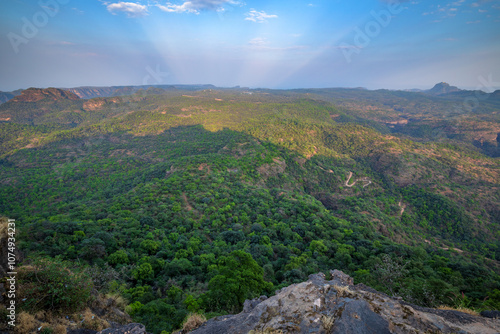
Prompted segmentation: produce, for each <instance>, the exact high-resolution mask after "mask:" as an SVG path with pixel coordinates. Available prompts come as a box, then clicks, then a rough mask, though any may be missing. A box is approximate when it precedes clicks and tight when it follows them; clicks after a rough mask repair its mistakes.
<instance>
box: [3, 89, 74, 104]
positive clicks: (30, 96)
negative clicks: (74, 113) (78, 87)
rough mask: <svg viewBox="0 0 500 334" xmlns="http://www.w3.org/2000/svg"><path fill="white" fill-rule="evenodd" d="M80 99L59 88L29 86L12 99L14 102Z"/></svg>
mask: <svg viewBox="0 0 500 334" xmlns="http://www.w3.org/2000/svg"><path fill="white" fill-rule="evenodd" d="M46 99H47V100H53V101H57V100H63V99H68V100H79V99H80V98H79V97H78V96H77V95H76V94H73V93H71V92H68V91H66V90H62V89H58V88H46V89H41V88H28V89H26V90H23V91H22V92H21V95H18V96H16V97H14V98H13V99H12V102H38V101H42V100H46Z"/></svg>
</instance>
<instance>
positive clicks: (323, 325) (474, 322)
mask: <svg viewBox="0 0 500 334" xmlns="http://www.w3.org/2000/svg"><path fill="white" fill-rule="evenodd" d="M330 274H331V277H332V279H331V280H329V281H327V280H326V279H325V275H324V274H322V273H319V274H316V275H311V276H309V280H308V281H307V282H304V283H299V284H294V285H291V286H288V287H286V288H283V289H281V290H279V291H277V292H276V295H274V296H272V297H270V298H266V297H260V298H258V299H254V300H251V301H246V302H245V305H244V309H243V312H241V313H239V314H235V315H227V316H221V317H216V318H213V319H210V320H209V321H207V322H206V323H204V324H203V325H202V326H201V327H199V328H198V329H196V330H194V331H192V332H191V333H193V334H226V333H228V334H229V333H230V334H246V333H248V334H257V333H269V334H271V333H276V334H277V333H318V334H323V333H325V334H326V333H329V334H330V333H333V334H385V333H460V334H465V333H477V334H498V333H500V320H498V319H490V318H485V317H480V316H473V315H469V314H466V313H462V312H458V311H452V310H450V311H447V310H435V309H429V308H423V307H418V306H415V305H411V304H408V303H405V302H404V301H403V300H401V299H400V298H399V299H398V298H392V297H389V296H387V295H385V294H383V293H379V292H377V291H376V290H373V289H371V288H369V287H367V286H365V285H363V284H358V285H353V279H352V277H350V276H348V275H346V274H344V273H343V272H341V271H338V270H334V271H331V272H330Z"/></svg>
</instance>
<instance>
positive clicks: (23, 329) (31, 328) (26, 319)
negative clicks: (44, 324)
mask: <svg viewBox="0 0 500 334" xmlns="http://www.w3.org/2000/svg"><path fill="white" fill-rule="evenodd" d="M37 325H38V322H37V321H36V319H35V317H34V316H32V315H31V314H29V313H26V312H21V313H19V315H18V316H17V325H16V328H15V329H14V332H15V333H22V334H26V333H33V332H35V331H36V328H37Z"/></svg>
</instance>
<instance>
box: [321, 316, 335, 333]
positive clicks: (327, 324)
mask: <svg viewBox="0 0 500 334" xmlns="http://www.w3.org/2000/svg"><path fill="white" fill-rule="evenodd" d="M321 323H322V325H323V328H324V329H325V331H326V332H327V333H330V332H331V330H332V329H333V325H334V324H335V316H333V315H331V316H327V315H323V316H322V317H321Z"/></svg>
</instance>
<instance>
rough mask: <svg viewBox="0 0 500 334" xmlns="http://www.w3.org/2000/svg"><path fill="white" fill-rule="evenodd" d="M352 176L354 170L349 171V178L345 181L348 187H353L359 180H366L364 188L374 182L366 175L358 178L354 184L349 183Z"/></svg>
mask: <svg viewBox="0 0 500 334" xmlns="http://www.w3.org/2000/svg"><path fill="white" fill-rule="evenodd" d="M351 177H352V172H349V177H348V178H347V181H345V186H346V187H349V188H351V187H353V186H354V185H356V183H358V182H365V184H364V185H363V188H364V187H367V186H369V185H370V184H372V181H371V180H370V179H368V178H367V177H364V178H362V179H357V180H355V181H354V182H353V183H352V184H349V181H350V180H351Z"/></svg>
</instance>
